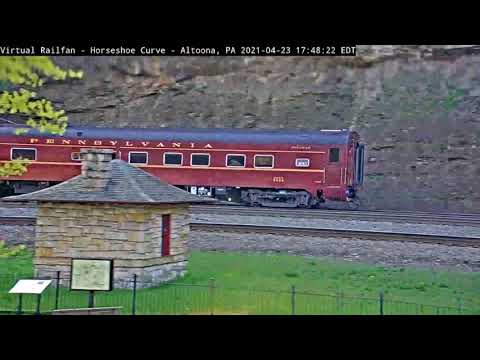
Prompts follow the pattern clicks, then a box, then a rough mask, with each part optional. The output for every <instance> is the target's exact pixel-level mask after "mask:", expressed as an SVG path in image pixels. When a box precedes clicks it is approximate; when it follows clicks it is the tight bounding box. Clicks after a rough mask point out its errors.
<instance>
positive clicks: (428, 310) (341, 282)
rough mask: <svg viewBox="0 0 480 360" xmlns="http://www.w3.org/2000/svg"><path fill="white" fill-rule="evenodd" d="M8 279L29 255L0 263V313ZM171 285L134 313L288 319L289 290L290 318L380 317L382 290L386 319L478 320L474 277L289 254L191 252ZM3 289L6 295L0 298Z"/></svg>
mask: <svg viewBox="0 0 480 360" xmlns="http://www.w3.org/2000/svg"><path fill="white" fill-rule="evenodd" d="M313 263H315V266H313ZM14 274H17V277H16V279H18V278H19V277H20V275H19V274H21V276H23V277H24V278H25V277H30V276H32V275H31V274H33V265H32V254H29V255H28V257H27V256H23V255H18V256H16V257H15V258H13V259H12V261H10V259H0V310H2V309H5V310H14V309H15V307H16V297H15V296H13V295H8V294H6V293H7V292H8V290H9V289H10V288H11V287H12V286H13V284H14V283H15V281H14V280H13V276H12V275H14ZM287 274H289V275H294V276H287ZM2 276H3V280H2ZM210 279H215V288H214V290H212V288H210V287H209V286H208V284H210ZM174 283H175V284H177V286H174V285H173V284H172V283H170V284H165V285H161V286H157V287H153V288H148V289H139V290H138V292H137V297H136V304H137V307H136V308H137V314H139V315H141V314H208V313H210V311H211V310H212V307H214V309H213V311H214V313H215V314H290V313H291V309H292V303H291V301H292V295H291V289H292V285H295V288H296V291H297V295H296V298H295V303H296V312H295V313H296V314H378V311H379V305H378V297H379V292H380V291H381V290H383V292H384V294H385V306H384V310H385V313H386V314H389V315H390V314H429V315H435V314H437V313H438V314H458V313H460V310H459V304H460V302H461V304H462V305H461V306H462V309H463V310H462V312H461V313H464V314H470V313H474V314H480V301H479V295H480V274H479V273H478V272H476V273H461V272H453V271H452V272H448V271H432V270H427V269H415V268H410V267H409V268H391V267H387V266H383V267H380V266H372V265H367V264H359V263H351V262H344V261H333V260H326V259H318V258H315V259H312V258H305V257H301V256H291V255H266V254H246V253H228V252H226V253H224V252H198V251H193V252H192V253H191V254H190V256H189V259H188V271H187V274H186V276H185V277H183V278H180V279H177V280H176V281H175V282H174ZM266 290H268V291H266ZM2 291H4V293H5V294H6V296H4V297H3V298H2V296H1V293H2ZM313 293H315V294H323V296H320V295H311V294H313ZM309 294H310V295H309ZM339 294H342V296H341V297H338V295H339ZM325 295H327V296H325ZM359 297H362V300H361V299H359ZM59 299H60V300H59V306H60V308H75V307H76V308H78V307H85V305H86V304H87V303H88V292H86V291H85V292H83V291H73V292H72V291H70V290H69V289H68V288H61V289H60V298H59ZM368 299H371V300H368ZM54 300H55V287H54V286H50V287H49V288H48V289H47V290H46V292H45V293H44V294H43V295H42V311H48V310H51V309H52V308H53V305H54V303H55V301H54ZM35 301H36V298H35V297H31V299H28V298H25V299H24V308H25V309H30V310H32V311H34V310H35V306H36V302H35ZM417 304H432V305H440V306H442V305H443V306H450V307H451V308H450V309H437V308H436V307H435V306H428V305H425V306H424V305H417ZM95 305H96V306H99V307H102V306H121V307H122V313H123V314H129V313H130V311H131V308H132V290H131V289H130V290H125V289H115V290H114V291H111V292H98V293H97V294H96V295H95Z"/></svg>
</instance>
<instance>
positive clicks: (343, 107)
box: [40, 45, 480, 212]
mask: <svg viewBox="0 0 480 360" xmlns="http://www.w3.org/2000/svg"><path fill="white" fill-rule="evenodd" d="M54 60H55V62H56V63H57V64H59V65H61V66H66V67H73V68H82V69H83V70H84V71H85V78H84V79H83V80H80V81H72V82H68V83H53V82H52V83H49V84H47V86H46V87H45V88H44V89H43V90H42V92H41V93H40V94H41V95H44V96H48V97H49V98H51V99H52V100H54V101H55V102H56V103H57V104H59V105H60V106H63V107H64V108H65V109H66V110H67V111H68V113H69V116H70V121H71V122H72V123H75V124H81V125H87V124H88V125H97V126H118V127H124V126H136V127H160V126H174V127H175V126H178V127H192V126H193V127H245V128H305V129H332V128H333V129H338V128H351V129H355V130H357V131H358V132H359V133H360V135H361V136H362V137H363V139H364V141H365V142H366V144H367V163H366V178H365V186H364V190H363V192H362V194H361V197H362V201H363V206H364V207H365V208H370V209H403V210H414V209H416V210H445V211H455V212H463V211H474V212H480V188H479V186H477V180H478V179H479V177H480V157H479V155H480V154H479V149H480V113H479V112H480V72H479V69H480V68H479V66H480V51H479V49H478V48H477V47H475V46H470V45H465V46H460V47H459V46H430V45H422V46H419V45H394V46H393V45H392V46H359V47H358V55H357V56H356V57H354V58H352V57H349V58H346V57H345V58H339V57H330V58H329V57H221V58H220V57H219V58H213V57H58V58H54Z"/></svg>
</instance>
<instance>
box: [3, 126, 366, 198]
mask: <svg viewBox="0 0 480 360" xmlns="http://www.w3.org/2000/svg"><path fill="white" fill-rule="evenodd" d="M15 129H16V127H11V126H4V127H0V161H1V162H6V161H9V160H11V159H15V158H19V157H22V158H27V159H30V160H31V164H30V165H29V167H28V171H27V172H26V173H25V174H23V175H22V176H12V177H8V178H6V177H3V178H2V177H0V180H2V181H3V184H4V185H7V186H9V187H10V188H11V189H12V191H13V192H14V193H25V192H29V191H33V190H37V189H39V188H42V187H46V186H51V185H53V184H56V183H59V182H62V181H65V180H68V179H70V178H72V177H73V176H76V175H78V174H80V157H79V151H80V149H82V148H89V147H99V148H109V149H114V150H115V151H116V158H118V159H122V160H124V161H126V162H129V163H131V164H134V165H135V166H138V167H140V168H142V169H144V170H145V171H147V172H149V173H151V174H153V175H155V176H157V177H159V178H160V179H162V180H164V181H166V182H169V183H171V184H173V185H176V186H179V187H182V188H184V189H185V190H188V191H190V192H192V193H195V194H199V195H204V196H214V197H217V198H220V199H226V200H230V201H237V202H244V203H248V204H250V205H253V206H257V205H264V206H269V205H273V206H285V207H315V206H317V205H318V204H320V203H321V202H324V201H325V199H329V200H340V201H351V200H353V199H355V197H356V192H357V190H358V187H359V186H361V184H362V182H363V162H364V160H363V152H364V151H363V145H362V144H361V143H360V138H359V135H358V134H357V133H356V132H354V131H348V130H320V131H315V130H245V129H168V128H162V129H155V130H152V129H108V128H69V129H68V130H67V131H66V132H65V134H64V135H62V136H54V135H49V134H42V133H40V132H38V131H36V130H30V131H29V132H28V133H27V134H24V135H15ZM132 191H133V190H132Z"/></svg>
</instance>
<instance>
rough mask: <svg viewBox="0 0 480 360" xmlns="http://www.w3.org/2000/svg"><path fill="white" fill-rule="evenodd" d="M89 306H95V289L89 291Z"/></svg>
mask: <svg viewBox="0 0 480 360" xmlns="http://www.w3.org/2000/svg"><path fill="white" fill-rule="evenodd" d="M88 307H89V308H93V307H95V290H89V291H88Z"/></svg>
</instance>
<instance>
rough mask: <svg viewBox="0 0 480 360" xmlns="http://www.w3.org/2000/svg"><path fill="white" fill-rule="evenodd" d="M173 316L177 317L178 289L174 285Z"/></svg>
mask: <svg viewBox="0 0 480 360" xmlns="http://www.w3.org/2000/svg"><path fill="white" fill-rule="evenodd" d="M173 315H177V287H176V286H175V285H173Z"/></svg>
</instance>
